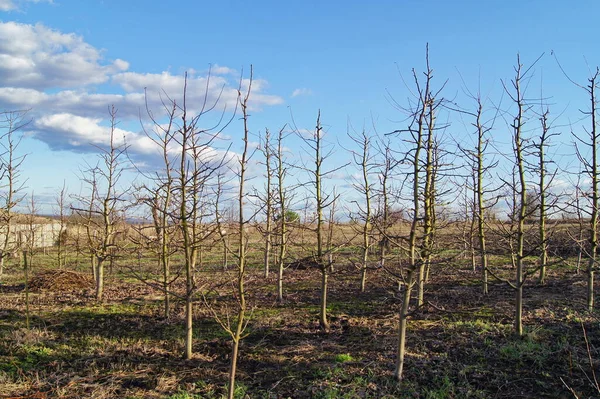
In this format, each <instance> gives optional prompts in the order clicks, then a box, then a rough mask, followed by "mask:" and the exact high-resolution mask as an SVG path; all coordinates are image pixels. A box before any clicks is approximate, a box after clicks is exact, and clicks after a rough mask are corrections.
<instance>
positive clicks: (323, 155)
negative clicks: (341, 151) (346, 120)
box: [296, 111, 345, 331]
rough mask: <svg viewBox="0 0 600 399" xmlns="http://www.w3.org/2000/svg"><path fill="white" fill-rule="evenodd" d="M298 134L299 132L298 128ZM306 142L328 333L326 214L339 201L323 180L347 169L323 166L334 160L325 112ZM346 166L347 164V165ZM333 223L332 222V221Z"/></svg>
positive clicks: (317, 261) (321, 302)
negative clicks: (326, 140) (327, 140)
mask: <svg viewBox="0 0 600 399" xmlns="http://www.w3.org/2000/svg"><path fill="white" fill-rule="evenodd" d="M296 131H298V129H296ZM298 134H299V136H300V137H301V139H302V140H304V143H305V144H306V145H307V146H308V147H309V151H310V152H312V154H310V156H311V158H312V161H313V162H314V167H309V166H308V165H304V166H303V169H304V170H305V171H306V172H307V173H308V175H309V182H308V184H307V185H309V186H310V187H311V191H312V192H311V194H312V195H313V196H314V197H313V198H312V199H311V200H312V201H311V202H312V205H314V210H315V220H316V227H315V228H314V233H315V237H316V251H315V252H314V255H313V258H314V261H315V264H316V265H317V267H318V269H319V270H320V272H321V291H320V296H319V325H320V326H321V328H322V329H323V330H325V331H327V330H329V322H328V320H327V290H328V281H329V273H330V271H331V262H330V258H329V259H328V258H326V256H325V255H328V254H329V253H330V252H331V251H329V252H328V251H327V250H326V237H325V236H324V233H325V230H324V227H325V215H324V212H325V210H326V209H327V208H329V207H330V206H331V205H332V204H333V202H334V201H335V195H334V194H331V193H329V194H328V193H326V191H325V189H324V188H323V178H324V177H326V176H328V175H331V174H332V173H334V172H336V171H337V170H339V169H341V168H342V167H343V166H340V167H337V168H334V169H330V170H324V169H323V163H324V161H325V160H326V159H327V158H329V157H330V155H331V154H332V151H333V150H331V149H330V150H327V149H325V148H324V147H323V146H324V142H323V135H324V131H323V126H322V125H321V111H319V112H318V114H317V123H316V126H315V130H314V132H313V134H312V136H310V137H307V136H303V135H301V134H300V133H298ZM344 166H345V165H344ZM330 222H331V221H330Z"/></svg>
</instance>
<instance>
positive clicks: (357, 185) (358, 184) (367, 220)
mask: <svg viewBox="0 0 600 399" xmlns="http://www.w3.org/2000/svg"><path fill="white" fill-rule="evenodd" d="M348 137H349V138H350V140H351V141H352V142H354V143H355V144H356V145H357V147H358V151H355V150H350V153H351V155H352V159H353V161H354V164H355V165H356V166H357V167H358V168H359V169H360V174H361V175H360V178H358V179H355V181H354V183H353V186H354V189H355V190H356V191H358V193H359V194H360V195H361V196H362V198H361V202H358V201H353V204H354V206H355V207H356V208H357V209H358V210H357V212H356V214H355V215H353V216H352V218H353V219H355V220H357V221H360V223H362V226H361V227H362V228H361V229H360V230H361V231H360V234H361V236H362V248H361V251H362V254H361V255H362V256H361V261H360V272H361V273H360V291H361V292H364V291H365V287H366V283H367V269H368V263H369V252H370V249H371V245H372V244H371V238H372V230H373V224H372V219H373V210H372V201H373V192H374V188H373V183H372V179H371V177H372V174H373V172H374V170H375V169H376V168H377V167H378V166H379V165H377V164H376V163H375V161H374V155H373V154H371V137H370V136H369V134H368V133H367V132H366V131H365V130H364V129H363V130H362V132H361V133H360V134H355V135H353V134H351V133H348ZM385 193H386V194H387V191H385ZM384 212H385V211H384Z"/></svg>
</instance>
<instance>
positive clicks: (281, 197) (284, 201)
mask: <svg viewBox="0 0 600 399" xmlns="http://www.w3.org/2000/svg"><path fill="white" fill-rule="evenodd" d="M284 132H285V126H283V127H282V128H281V129H279V134H278V135H277V151H275V153H274V157H275V160H276V167H275V176H276V179H277V201H276V207H277V210H278V217H277V222H278V232H277V235H278V238H279V254H278V256H277V300H278V301H279V302H283V271H284V268H285V259H286V256H287V247H288V238H289V224H290V222H297V220H289V218H288V214H289V211H290V210H291V209H290V202H291V199H292V192H291V190H290V189H289V188H288V187H287V186H286V178H287V176H288V171H289V167H288V166H289V165H288V163H287V160H286V158H285V154H284V149H283V139H284Z"/></svg>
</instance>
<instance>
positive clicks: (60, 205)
mask: <svg viewBox="0 0 600 399" xmlns="http://www.w3.org/2000/svg"><path fill="white" fill-rule="evenodd" d="M67 200H68V193H67V186H66V183H65V182H63V186H62V187H61V189H60V191H59V192H58V195H57V197H56V204H55V205H56V208H55V209H56V210H55V213H56V214H57V215H58V223H59V230H58V235H57V236H56V261H57V263H58V268H59V269H62V268H63V266H64V265H65V264H66V253H67V251H66V245H67V214H66V212H67V210H68V209H69V206H70V205H69V204H67Z"/></svg>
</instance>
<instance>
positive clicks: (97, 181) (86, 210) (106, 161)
mask: <svg viewBox="0 0 600 399" xmlns="http://www.w3.org/2000/svg"><path fill="white" fill-rule="evenodd" d="M109 115H110V133H109V134H110V135H109V143H108V148H101V147H98V150H99V151H100V154H99V158H100V160H99V162H98V163H97V164H96V165H95V166H92V167H89V168H88V169H87V170H86V171H84V176H83V181H84V183H85V184H86V185H87V186H88V187H89V195H87V196H78V197H76V198H75V200H76V205H74V207H73V209H74V211H75V212H76V213H77V214H79V215H80V216H81V217H82V218H83V219H84V221H85V227H86V233H87V242H88V250H89V251H90V257H91V259H92V269H93V273H94V278H95V282H96V300H98V301H101V300H102V298H103V294H104V264H105V262H106V261H107V260H110V259H111V258H113V257H114V256H115V250H116V246H117V242H116V238H117V235H118V234H119V233H120V231H119V226H120V225H122V224H123V221H124V213H125V208H126V191H125V190H124V189H122V188H121V187H120V181H121V177H122V175H123V173H124V172H125V170H126V164H125V160H126V151H127V146H126V144H125V143H124V141H123V142H122V143H119V139H118V138H117V137H116V134H117V109H116V108H115V107H114V106H113V107H110V108H109Z"/></svg>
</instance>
